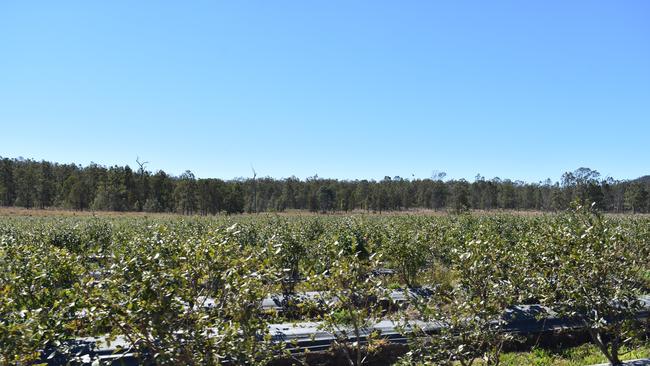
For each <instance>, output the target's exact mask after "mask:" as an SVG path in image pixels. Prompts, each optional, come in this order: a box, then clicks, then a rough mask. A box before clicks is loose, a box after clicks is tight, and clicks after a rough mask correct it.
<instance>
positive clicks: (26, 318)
mask: <svg viewBox="0 0 650 366" xmlns="http://www.w3.org/2000/svg"><path fill="white" fill-rule="evenodd" d="M648 258H650V219H648V218H640V217H616V218H614V217H607V218H605V217H603V216H601V215H599V214H597V213H595V212H593V211H591V210H590V209H588V208H584V207H578V208H576V209H574V210H572V211H570V212H567V213H565V214H561V215H548V216H538V217H521V216H509V215H494V216H478V217H477V216H471V215H459V216H447V217H430V216H428V217H423V216H385V217H378V216H363V215H361V216H350V217H276V216H259V217H239V218H198V217H192V218H156V219H151V218H146V217H139V218H90V217H87V218H55V217H50V218H27V217H22V218H4V219H2V221H0V364H2V363H4V364H15V363H26V362H31V361H36V360H39V359H40V360H42V359H47V358H48V357H61V356H63V355H65V353H66V352H71V353H73V348H74V347H73V345H71V344H70V342H69V341H70V340H72V339H78V338H80V337H92V336H103V337H107V339H109V340H110V339H111V338H113V337H118V336H119V337H120V338H119V339H120V340H123V341H124V342H123V343H124V344H129V345H130V346H132V347H133V349H131V350H129V351H130V352H132V353H133V354H134V355H136V357H140V359H141V361H142V362H151V363H158V364H181V363H182V364H219V363H226V362H227V363H230V364H268V363H270V362H273V361H274V360H275V361H277V360H278V359H285V360H293V361H292V362H301V361H304V360H305V359H306V356H305V355H300V354H295V353H294V354H291V353H290V352H289V350H290V348H291V345H290V344H287V343H286V342H277V339H275V338H274V336H273V334H272V333H271V331H270V329H271V327H270V325H271V324H280V323H296V322H315V324H318V329H321V330H323V331H326V332H329V334H335V335H339V337H337V339H336V340H334V341H333V342H332V347H333V350H332V352H336V353H337V354H340V355H341V357H343V359H345V360H347V362H348V363H349V364H357V365H358V364H362V363H364V362H365V361H367V360H369V359H371V358H372V357H371V356H372V355H373V354H375V353H378V352H381V350H382V347H384V346H385V339H383V338H382V337H381V334H379V332H367V329H371V328H372V327H371V325H373V324H377V323H380V322H382V321H392V322H395V323H399V324H409V322H411V323H410V324H411V325H412V327H413V329H412V331H410V332H409V334H411V335H412V337H409V339H408V347H409V352H408V353H407V354H406V355H405V356H404V357H403V359H402V360H401V362H404V363H416V362H429V363H433V364H445V363H451V362H457V363H460V364H463V365H465V364H470V363H471V362H472V361H473V360H474V359H476V358H483V359H484V360H485V362H486V363H487V364H497V363H498V362H499V358H500V356H501V353H502V351H503V349H504V345H506V344H516V343H517V342H518V341H519V340H518V339H517V337H516V336H514V335H512V334H510V333H508V332H504V331H503V330H504V329H505V327H506V322H505V320H504V316H503V315H504V312H505V311H506V310H507V309H509V308H511V307H512V306H513V305H515V304H541V305H544V306H546V307H548V308H549V309H552V311H553V312H554V313H556V314H557V315H558V316H559V317H565V318H567V319H572V320H573V321H575V322H578V323H579V324H580V325H581V326H583V327H584V329H587V330H588V333H589V335H590V336H591V339H592V342H594V344H595V345H596V346H597V347H598V348H599V349H601V351H602V352H603V353H604V354H605V355H606V356H607V357H608V358H609V359H610V360H612V361H616V360H617V359H618V351H619V350H620V349H622V348H630V347H634V346H635V345H636V344H640V343H644V342H646V343H647V339H646V338H645V337H646V335H647V328H645V327H647V324H643V323H642V322H639V321H637V319H636V315H637V314H638V312H639V311H640V309H641V308H642V306H643V304H642V303H640V302H639V301H638V299H639V296H641V295H643V294H647V293H650V263H649V261H648ZM405 289H410V290H409V291H405ZM273 294H275V296H273V297H272V299H273V304H271V305H269V297H270V296H271V295H273ZM309 294H312V295H309ZM313 294H317V296H316V295H313ZM395 294H401V295H399V296H396V295H395ZM423 294H426V296H423ZM265 304H267V305H266V306H265ZM420 322H439V323H440V324H444V325H445V326H444V327H441V328H440V329H438V331H436V332H433V333H432V332H426V331H425V329H421V330H419V331H418V329H417V324H420ZM361 335H363V337H364V341H367V342H366V343H362V342H356V341H355V339H359V338H360V337H361ZM67 356H69V357H70V358H71V359H72V358H74V354H70V355H67Z"/></svg>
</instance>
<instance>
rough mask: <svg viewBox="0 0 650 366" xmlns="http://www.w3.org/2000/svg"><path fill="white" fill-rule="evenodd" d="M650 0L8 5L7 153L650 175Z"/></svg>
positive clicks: (304, 166) (73, 158)
mask: <svg viewBox="0 0 650 366" xmlns="http://www.w3.org/2000/svg"><path fill="white" fill-rule="evenodd" d="M648 19H650V2H648V1H644V0H640V1H593V0H589V1H491V2H487V1H445V2H443V1H377V0H373V1H228V2H226V1H183V2H180V1H177V2H173V1H79V2H68V1H43V2H37V1H12V0H7V1H2V2H0V131H1V132H0V133H1V134H2V137H1V139H0V156H5V157H18V156H23V157H29V158H34V159H37V160H41V159H45V160H50V161H57V162H77V163H81V164H84V165H85V164H88V163H90V162H91V161H94V162H96V163H100V164H103V165H112V164H130V165H131V166H134V165H135V159H136V157H137V156H140V157H141V159H143V160H147V161H150V164H149V168H150V169H153V170H157V169H164V170H166V171H168V172H171V173H173V174H180V173H181V172H182V171H184V170H185V169H190V170H192V171H193V172H194V173H195V174H196V175H197V176H198V177H220V178H227V179H228V178H233V177H239V176H248V175H250V167H251V165H253V166H254V167H255V169H256V170H257V172H258V174H259V175H262V176H267V175H268V176H272V177H287V176H291V175H295V176H297V177H299V178H305V177H308V176H313V175H314V174H318V175H319V176H321V177H333V178H350V179H355V178H375V179H377V178H382V177H384V176H385V175H390V176H395V175H399V176H402V177H409V178H410V177H416V178H426V177H429V176H430V175H431V173H432V171H433V170H440V171H445V172H447V174H448V176H450V177H453V178H468V179H473V177H474V176H475V175H476V174H477V173H480V174H482V175H484V176H486V177H488V178H492V177H495V176H499V177H501V178H512V179H521V180H526V181H539V180H543V179H545V178H547V177H550V178H551V179H554V180H556V179H559V177H560V175H561V174H562V172H564V171H567V170H574V169H576V168H578V167H581V166H587V167H590V168H593V169H597V170H599V171H600V172H601V173H602V174H603V175H610V176H613V177H616V178H634V177H637V176H640V175H644V174H650V163H649V162H650V147H649V146H648V142H649V138H650V22H649V21H648Z"/></svg>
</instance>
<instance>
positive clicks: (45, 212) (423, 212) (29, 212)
mask: <svg viewBox="0 0 650 366" xmlns="http://www.w3.org/2000/svg"><path fill="white" fill-rule="evenodd" d="M467 213H469V214H471V215H475V216H490V215H513V216H543V215H554V214H556V213H554V212H547V211H529V210H470V211H468V212H467ZM351 215H372V216H411V215H417V216H448V215H455V214H454V213H450V212H449V211H446V210H429V209H411V210H403V211H389V212H383V213H378V212H372V211H364V210H353V211H350V212H338V211H337V212H333V213H318V212H312V211H308V210H285V211H282V212H261V213H257V214H254V213H250V214H249V213H244V214H240V215H235V216H234V217H246V216H253V217H260V216H262V217H263V216H341V217H345V216H351ZM604 215H606V216H611V217H625V216H630V217H637V218H640V217H646V218H647V217H650V214H647V213H645V214H644V213H641V214H639V213H637V214H634V215H632V214H630V213H611V212H607V213H604ZM2 216H31V217H48V216H61V217H88V216H91V217H92V216H99V217H187V215H181V214H177V213H162V212H136V211H92V210H85V211H78V210H65V209H55V208H52V209H37V208H29V209H28V208H22V207H3V206H0V217H2ZM194 216H196V217H200V216H201V215H194ZM209 216H210V217H224V216H227V215H225V214H221V215H209Z"/></svg>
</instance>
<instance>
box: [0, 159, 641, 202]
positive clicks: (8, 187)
mask: <svg viewBox="0 0 650 366" xmlns="http://www.w3.org/2000/svg"><path fill="white" fill-rule="evenodd" d="M139 165H140V166H139V168H138V169H137V170H132V169H131V168H130V167H129V166H124V167H122V166H112V167H105V166H101V165H97V164H90V165H89V166H86V167H82V166H80V165H75V164H57V163H51V162H47V161H40V162H39V161H34V160H30V159H22V158H18V159H10V158H0V205H2V206H19V207H26V208H47V207H59V208H70V209H76V210H89V209H92V210H111V211H147V212H178V213H183V214H202V215H208V214H217V213H228V214H233V213H242V212H264V211H266V212H268V211H284V210H288V209H298V210H310V211H320V212H332V211H344V212H348V211H352V210H365V211H373V212H382V211H397V210H408V209H414V208H422V209H434V210H443V209H449V210H454V211H463V210H467V209H481V210H492V209H515V210H543V211H552V210H563V209H566V208H567V207H568V206H569V204H570V203H571V202H572V201H574V200H578V201H583V202H595V203H596V206H597V207H598V208H599V209H601V210H604V211H610V212H624V211H628V212H649V211H650V180H649V179H638V180H635V181H617V180H614V179H612V178H601V177H600V174H599V173H598V172H597V171H595V170H591V169H588V168H579V169H577V170H575V171H573V172H567V173H564V175H563V176H562V179H561V181H560V182H552V181H551V180H550V179H547V180H546V181H544V182H538V183H525V182H521V181H512V180H509V179H500V178H493V179H491V180H487V179H485V178H484V177H482V176H481V175H477V176H476V178H475V180H474V182H468V181H466V180H464V179H461V180H443V178H444V174H441V173H437V174H434V176H433V177H432V178H430V179H412V180H409V179H403V178H400V177H393V178H391V177H388V176H387V177H385V178H384V179H382V180H380V181H375V180H336V179H323V178H319V177H317V176H315V177H311V178H307V179H306V180H300V179H298V178H296V177H290V178H285V179H273V178H268V177H267V178H257V179H244V178H240V179H234V180H227V181H226V180H221V179H197V178H196V177H195V176H194V174H192V172H190V171H186V172H185V173H183V174H181V175H180V176H178V177H176V176H172V175H169V174H167V173H165V172H164V171H162V170H160V171H157V172H150V171H148V170H146V168H145V166H144V165H143V164H139Z"/></svg>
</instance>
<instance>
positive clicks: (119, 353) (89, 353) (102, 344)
mask: <svg viewBox="0 0 650 366" xmlns="http://www.w3.org/2000/svg"><path fill="white" fill-rule="evenodd" d="M313 296H315V295H314V294H311V295H309V296H308V297H313ZM267 300H269V301H271V302H273V305H272V304H271V303H268V306H269V307H271V306H279V305H280V304H278V303H275V301H276V300H277V299H276V300H273V299H267ZM640 300H641V301H642V302H643V303H644V307H643V310H642V311H641V312H639V314H638V315H637V317H638V318H639V319H645V320H647V319H650V295H648V296H643V297H641V298H640ZM503 319H504V320H505V322H506V325H505V326H504V328H503V329H504V331H505V332H509V333H514V334H517V335H520V336H527V337H531V336H533V337H534V336H537V335H545V336H549V337H552V336H554V335H555V334H557V333H558V332H561V331H569V332H571V331H580V330H582V326H581V325H580V323H579V322H578V321H575V320H570V319H563V318H560V317H558V316H557V314H556V313H554V312H553V311H552V310H551V309H549V308H546V307H544V306H541V305H517V306H513V307H511V308H509V309H507V310H506V312H505V314H504V318H503ZM416 327H417V328H418V329H419V330H422V331H424V332H427V333H430V334H434V333H436V332H438V331H439V330H440V329H441V328H442V327H444V324H443V323H440V322H423V321H417V320H416V321H409V322H408V323H404V322H400V323H398V322H396V321H393V320H381V321H379V322H377V323H375V324H374V325H373V326H371V327H368V328H366V329H363V330H362V331H361V337H360V339H359V341H361V342H365V340H366V337H367V336H369V335H370V334H371V333H373V332H378V333H380V334H381V337H382V338H384V339H385V340H387V341H389V342H391V343H397V344H405V343H407V340H408V333H410V332H412V331H413V329H414V328H416ZM398 329H402V330H403V331H402V332H400V331H399V330H398ZM269 332H270V334H271V335H272V336H273V340H274V341H275V342H283V343H285V344H286V347H287V349H288V350H290V351H291V352H304V351H305V350H309V351H314V352H317V351H325V350H327V349H329V348H330V346H331V345H332V343H333V342H334V341H335V340H336V339H337V337H339V338H338V339H340V337H341V336H342V335H343V334H350V333H351V332H350V331H349V330H348V331H347V332H346V330H345V329H341V332H334V333H332V332H329V331H326V330H323V329H322V324H321V323H319V322H299V323H281V324H271V325H270V326H269ZM337 333H338V334H337ZM356 340H357V339H356V338H355V339H351V341H356ZM65 347H66V348H67V349H68V350H69V352H67V353H68V355H69V356H63V355H61V354H58V352H56V351H54V352H45V353H44V357H43V360H42V362H44V363H47V364H48V365H51V366H58V365H66V364H71V363H72V364H78V365H85V364H87V365H90V364H92V363H93V361H99V363H100V364H102V365H106V364H111V365H137V364H139V363H138V359H137V358H136V354H135V353H133V352H132V351H131V344H130V343H129V342H128V341H127V340H126V339H125V338H124V337H117V338H116V339H115V340H113V341H111V342H110V343H109V342H108V340H107V338H105V337H89V338H79V339H75V340H73V341H71V342H68V343H67V344H66V345H65ZM144 358H146V356H145V357H144Z"/></svg>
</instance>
